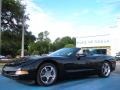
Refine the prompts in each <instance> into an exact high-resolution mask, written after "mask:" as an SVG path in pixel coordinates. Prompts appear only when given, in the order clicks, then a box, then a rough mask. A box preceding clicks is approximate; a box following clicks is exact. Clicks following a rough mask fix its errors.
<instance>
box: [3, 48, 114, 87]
mask: <svg viewBox="0 0 120 90" xmlns="http://www.w3.org/2000/svg"><path fill="white" fill-rule="evenodd" d="M115 66H116V62H115V59H114V58H113V57H112V56H107V55H102V54H95V53H94V52H92V51H87V52H83V51H82V50H81V49H80V48H62V49H59V50H57V51H55V52H53V53H51V54H49V55H48V56H44V57H42V56H30V57H25V58H23V59H21V60H16V61H14V62H11V63H8V64H6V65H5V66H4V67H3V69H2V75H3V76H6V77H9V78H12V79H16V80H35V81H36V82H37V84H39V85H46V86H47V85H51V84H53V83H54V82H55V81H56V80H57V79H58V77H63V76H64V75H65V74H66V73H67V75H68V73H73V75H74V73H75V72H77V73H78V72H79V73H82V72H83V71H95V72H96V74H98V75H99V76H100V77H108V76H109V75H110V73H111V72H112V71H113V70H115Z"/></svg>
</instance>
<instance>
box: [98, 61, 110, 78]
mask: <svg viewBox="0 0 120 90" xmlns="http://www.w3.org/2000/svg"><path fill="white" fill-rule="evenodd" d="M110 73H111V67H110V64H109V63H108V62H104V63H103V64H102V65H101V67H100V72H99V76H100V77H108V76H109V75H110Z"/></svg>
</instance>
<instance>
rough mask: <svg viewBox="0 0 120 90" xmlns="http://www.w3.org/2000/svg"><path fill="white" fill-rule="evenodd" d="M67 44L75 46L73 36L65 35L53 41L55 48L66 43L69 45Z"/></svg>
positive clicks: (64, 45) (61, 46)
mask: <svg viewBox="0 0 120 90" xmlns="http://www.w3.org/2000/svg"><path fill="white" fill-rule="evenodd" d="M69 44H70V45H71V44H72V45H73V46H74V47H75V46H76V40H75V38H71V37H69V36H65V37H63V38H57V39H56V40H55V41H54V43H53V45H54V48H55V50H57V49H60V48H63V47H66V45H69Z"/></svg>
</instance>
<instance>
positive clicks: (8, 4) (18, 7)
mask: <svg viewBox="0 0 120 90" xmlns="http://www.w3.org/2000/svg"><path fill="white" fill-rule="evenodd" d="M23 19H24V20H23ZM27 19H28V16H27V15H25V5H23V4H21V0H2V17H1V26H2V30H11V31H13V30H19V29H20V28H21V26H22V22H23V21H24V22H25V21H26V20H27ZM27 27H28V26H27V25H26V26H25V28H27Z"/></svg>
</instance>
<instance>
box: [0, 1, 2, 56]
mask: <svg viewBox="0 0 120 90" xmlns="http://www.w3.org/2000/svg"><path fill="white" fill-rule="evenodd" d="M1 12H2V0H0V55H1V50H2V40H1V37H2V36H1V35H2V34H1V33H2V29H1V16H2V15H1Z"/></svg>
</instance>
